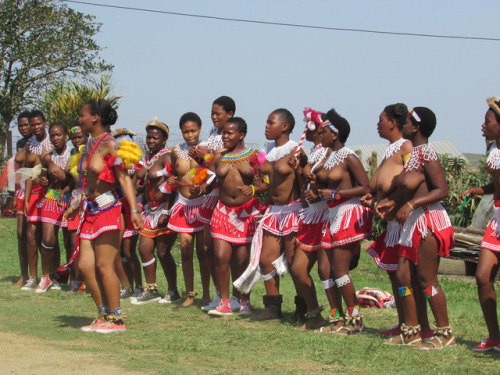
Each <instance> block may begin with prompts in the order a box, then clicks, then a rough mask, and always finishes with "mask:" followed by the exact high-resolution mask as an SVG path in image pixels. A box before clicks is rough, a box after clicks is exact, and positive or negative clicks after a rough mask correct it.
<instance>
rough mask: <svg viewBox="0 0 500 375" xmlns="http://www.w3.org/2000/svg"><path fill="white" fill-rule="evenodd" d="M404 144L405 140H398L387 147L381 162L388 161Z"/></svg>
mask: <svg viewBox="0 0 500 375" xmlns="http://www.w3.org/2000/svg"><path fill="white" fill-rule="evenodd" d="M405 142H406V139H404V138H400V139H398V140H397V141H396V142H394V143H391V144H390V145H389V146H387V148H386V149H385V152H384V156H383V157H382V161H383V160H385V159H389V158H390V157H391V156H392V155H394V154H395V153H396V152H398V151H399V150H401V147H402V146H403V144H404V143H405Z"/></svg>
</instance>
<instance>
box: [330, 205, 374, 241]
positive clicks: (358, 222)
mask: <svg viewBox="0 0 500 375" xmlns="http://www.w3.org/2000/svg"><path fill="white" fill-rule="evenodd" d="M371 229H372V216H371V210H370V209H369V208H367V207H365V206H363V205H362V204H361V201H360V199H359V198H351V199H341V200H338V201H334V202H330V203H328V220H326V222H325V225H324V226H323V236H322V237H321V246H322V247H323V248H324V249H331V248H333V247H337V246H342V245H347V244H350V243H353V242H358V241H361V240H363V239H365V238H367V237H368V236H369V235H370V233H371Z"/></svg>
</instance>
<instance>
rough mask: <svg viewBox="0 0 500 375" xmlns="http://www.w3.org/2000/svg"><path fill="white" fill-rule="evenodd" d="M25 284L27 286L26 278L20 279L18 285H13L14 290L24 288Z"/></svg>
mask: <svg viewBox="0 0 500 375" xmlns="http://www.w3.org/2000/svg"><path fill="white" fill-rule="evenodd" d="M24 284H26V279H25V278H24V277H22V276H21V277H20V278H19V280H17V281H16V283H15V284H14V285H12V287H13V288H20V287H22V286H23V285H24Z"/></svg>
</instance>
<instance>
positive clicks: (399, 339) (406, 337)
mask: <svg viewBox="0 0 500 375" xmlns="http://www.w3.org/2000/svg"><path fill="white" fill-rule="evenodd" d="M420 329H421V328H420V324H417V325H416V326H407V325H406V324H404V323H403V324H401V333H400V334H399V335H397V336H393V337H390V338H388V339H386V340H384V344H386V345H397V346H418V347H420V345H421V344H422V338H421V337H420Z"/></svg>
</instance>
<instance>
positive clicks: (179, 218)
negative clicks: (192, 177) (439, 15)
mask: <svg viewBox="0 0 500 375" xmlns="http://www.w3.org/2000/svg"><path fill="white" fill-rule="evenodd" d="M204 198H205V197H203V196H202V197H198V198H194V199H187V198H184V197H183V196H182V195H180V194H179V195H178V196H177V201H176V202H175V203H174V205H173V206H172V209H171V210H170V218H169V220H168V226H167V227H168V229H170V230H173V231H174V232H178V233H196V232H201V231H202V230H203V227H204V224H203V222H202V221H200V219H199V218H198V211H199V209H200V207H201V205H202V203H203V199H204Z"/></svg>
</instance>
